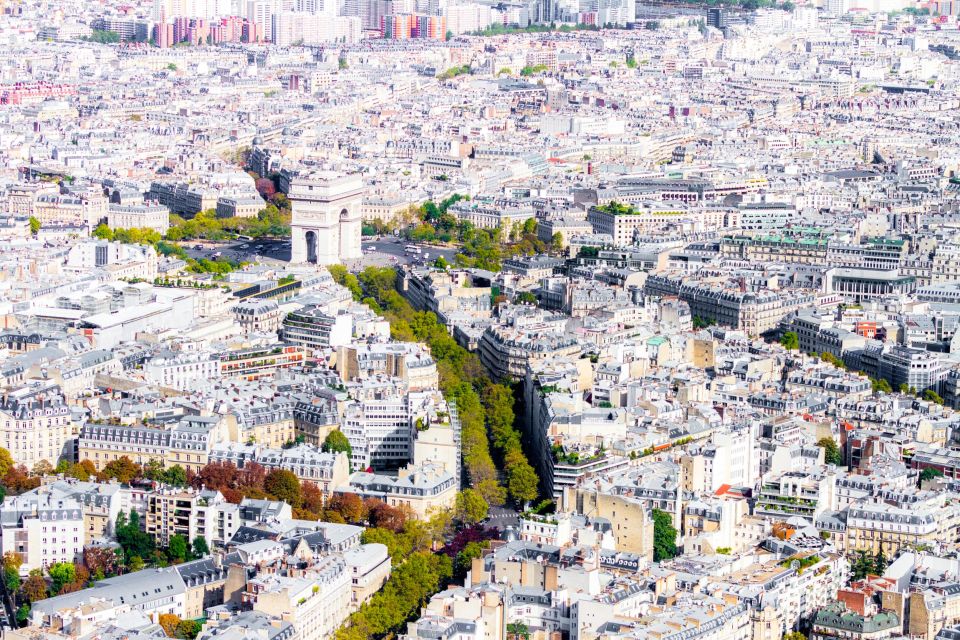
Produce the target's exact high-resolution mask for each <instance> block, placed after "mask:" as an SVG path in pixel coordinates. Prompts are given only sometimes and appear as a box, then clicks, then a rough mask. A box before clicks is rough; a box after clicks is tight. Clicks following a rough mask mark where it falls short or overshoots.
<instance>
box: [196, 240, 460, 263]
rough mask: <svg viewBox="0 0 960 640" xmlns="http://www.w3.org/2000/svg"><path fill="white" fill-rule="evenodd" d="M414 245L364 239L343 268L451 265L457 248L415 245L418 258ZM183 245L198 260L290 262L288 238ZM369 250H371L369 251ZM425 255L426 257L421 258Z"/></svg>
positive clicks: (197, 242)
mask: <svg viewBox="0 0 960 640" xmlns="http://www.w3.org/2000/svg"><path fill="white" fill-rule="evenodd" d="M409 244H414V243H410V242H407V241H405V240H403V239H402V238H394V237H388V236H385V237H383V238H381V239H369V238H365V239H364V240H363V242H362V245H361V246H362V249H363V257H362V258H361V259H360V260H359V261H355V262H352V263H351V264H348V265H346V266H347V267H348V268H350V269H362V268H363V267H369V266H378V267H388V266H394V265H402V264H411V263H414V264H415V263H422V262H431V263H432V262H433V261H434V260H436V259H437V257H438V256H443V257H444V259H445V260H447V262H451V263H452V262H453V257H454V256H455V255H456V253H457V250H456V249H450V248H439V247H435V246H431V245H427V244H417V245H416V246H418V247H420V249H421V253H420V254H419V255H408V254H407V253H406V247H407V245H409ZM182 246H183V247H184V249H186V251H187V255H189V256H190V257H191V258H195V259H197V260H199V259H201V258H206V259H208V260H213V259H214V255H215V254H216V253H218V252H219V253H220V256H219V257H221V258H228V259H230V260H236V261H238V262H260V263H263V264H275V265H280V264H283V263H286V262H289V261H290V240H289V239H286V238H284V239H260V240H249V241H233V242H200V241H191V242H183V243H182ZM371 249H372V250H371ZM424 256H429V257H428V258H426V260H425V259H424Z"/></svg>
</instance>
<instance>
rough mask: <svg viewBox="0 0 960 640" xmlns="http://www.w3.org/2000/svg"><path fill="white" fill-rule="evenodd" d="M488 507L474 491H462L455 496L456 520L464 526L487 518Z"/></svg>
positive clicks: (478, 493) (477, 492)
mask: <svg viewBox="0 0 960 640" xmlns="http://www.w3.org/2000/svg"><path fill="white" fill-rule="evenodd" d="M489 510H490V505H488V504H487V501H486V500H484V499H483V496H482V495H480V492H479V491H477V490H476V489H464V490H463V491H461V492H460V493H458V494H457V503H456V514H457V515H456V518H457V520H459V521H460V522H463V523H464V524H468V525H469V524H476V523H477V522H480V521H481V520H483V519H484V518H486V517H487V512H488V511H489Z"/></svg>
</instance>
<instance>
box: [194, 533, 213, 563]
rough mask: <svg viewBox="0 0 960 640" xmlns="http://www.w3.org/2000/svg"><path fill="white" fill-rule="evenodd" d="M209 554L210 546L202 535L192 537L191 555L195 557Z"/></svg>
mask: <svg viewBox="0 0 960 640" xmlns="http://www.w3.org/2000/svg"><path fill="white" fill-rule="evenodd" d="M208 555H210V547H209V546H208V545H207V539H206V538H204V537H203V536H197V537H196V538H194V539H193V556H194V557H195V558H204V557H206V556H208Z"/></svg>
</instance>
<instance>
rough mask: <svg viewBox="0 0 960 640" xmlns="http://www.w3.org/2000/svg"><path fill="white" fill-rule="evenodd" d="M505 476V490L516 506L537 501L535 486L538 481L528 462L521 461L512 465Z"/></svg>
mask: <svg viewBox="0 0 960 640" xmlns="http://www.w3.org/2000/svg"><path fill="white" fill-rule="evenodd" d="M507 475H508V478H507V489H508V490H509V491H510V497H511V498H513V499H514V501H515V502H516V503H517V504H520V505H525V504H527V503H528V502H531V501H533V500H536V499H537V495H538V491H537V485H539V483H540V479H539V478H538V477H537V472H536V471H534V470H533V467H531V466H530V463H529V462H527V461H526V460H523V461H522V462H520V463H519V464H516V465H514V466H513V467H512V468H510V470H509V471H508V472H507Z"/></svg>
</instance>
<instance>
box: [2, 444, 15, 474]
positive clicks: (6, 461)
mask: <svg viewBox="0 0 960 640" xmlns="http://www.w3.org/2000/svg"><path fill="white" fill-rule="evenodd" d="M13 467H14V464H13V458H12V457H11V456H10V452H9V451H7V450H6V449H4V448H3V447H0V478H2V477H4V476H6V475H7V473H9V472H10V469H13Z"/></svg>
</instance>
